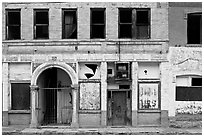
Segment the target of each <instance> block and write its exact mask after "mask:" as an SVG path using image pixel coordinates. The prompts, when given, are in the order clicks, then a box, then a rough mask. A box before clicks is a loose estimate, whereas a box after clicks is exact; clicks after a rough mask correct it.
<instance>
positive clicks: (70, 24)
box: [63, 10, 77, 39]
mask: <svg viewBox="0 0 204 137" xmlns="http://www.w3.org/2000/svg"><path fill="white" fill-rule="evenodd" d="M63 13H64V17H63V38H65V39H68V38H77V18H76V10H64V11H63Z"/></svg>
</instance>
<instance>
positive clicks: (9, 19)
mask: <svg viewBox="0 0 204 137" xmlns="http://www.w3.org/2000/svg"><path fill="white" fill-rule="evenodd" d="M20 32H21V12H20V10H16V9H15V10H6V39H8V40H14V39H21V33H20Z"/></svg>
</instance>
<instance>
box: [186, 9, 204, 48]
mask: <svg viewBox="0 0 204 137" xmlns="http://www.w3.org/2000/svg"><path fill="white" fill-rule="evenodd" d="M187 18H188V20H187V40H188V41H187V42H188V44H201V43H202V13H200V12H199V13H190V14H188V16H187Z"/></svg>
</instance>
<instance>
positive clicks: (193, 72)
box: [174, 71, 202, 77]
mask: <svg viewBox="0 0 204 137" xmlns="http://www.w3.org/2000/svg"><path fill="white" fill-rule="evenodd" d="M189 75H195V76H201V77H202V72H201V71H179V72H177V73H175V75H174V77H179V76H189Z"/></svg>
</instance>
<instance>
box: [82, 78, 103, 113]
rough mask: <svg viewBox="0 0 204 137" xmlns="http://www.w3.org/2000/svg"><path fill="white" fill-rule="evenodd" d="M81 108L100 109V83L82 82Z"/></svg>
mask: <svg viewBox="0 0 204 137" xmlns="http://www.w3.org/2000/svg"><path fill="white" fill-rule="evenodd" d="M79 99H80V100H79V102H80V103H79V108H80V110H100V109H101V98H100V83H91V82H90V83H80V90H79Z"/></svg>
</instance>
